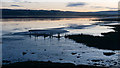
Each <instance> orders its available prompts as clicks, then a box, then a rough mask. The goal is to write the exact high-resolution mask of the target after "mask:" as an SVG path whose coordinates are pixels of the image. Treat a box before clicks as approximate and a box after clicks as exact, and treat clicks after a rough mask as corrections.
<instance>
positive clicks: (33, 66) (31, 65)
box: [2, 61, 108, 68]
mask: <svg viewBox="0 0 120 68" xmlns="http://www.w3.org/2000/svg"><path fill="white" fill-rule="evenodd" d="M2 68H108V67H98V66H88V65H77V66H76V65H74V64H72V63H52V62H39V61H27V62H17V63H13V64H8V65H3V66H2Z"/></svg>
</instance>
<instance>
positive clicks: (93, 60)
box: [91, 59, 101, 62]
mask: <svg viewBox="0 0 120 68" xmlns="http://www.w3.org/2000/svg"><path fill="white" fill-rule="evenodd" d="M91 61H93V62H100V61H101V60H99V59H98V60H91Z"/></svg>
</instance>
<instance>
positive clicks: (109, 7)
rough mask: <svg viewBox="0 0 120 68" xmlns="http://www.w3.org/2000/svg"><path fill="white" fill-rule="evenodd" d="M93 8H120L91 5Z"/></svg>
mask: <svg viewBox="0 0 120 68" xmlns="http://www.w3.org/2000/svg"><path fill="white" fill-rule="evenodd" d="M91 7H92V8H105V9H118V8H111V7H102V6H91Z"/></svg>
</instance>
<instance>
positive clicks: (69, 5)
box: [67, 2, 86, 7]
mask: <svg viewBox="0 0 120 68" xmlns="http://www.w3.org/2000/svg"><path fill="white" fill-rule="evenodd" d="M84 5H86V3H84V2H78V3H69V4H68V5H67V7H78V6H84Z"/></svg>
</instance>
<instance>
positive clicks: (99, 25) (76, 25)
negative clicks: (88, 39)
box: [2, 18, 118, 66]
mask: <svg viewBox="0 0 120 68" xmlns="http://www.w3.org/2000/svg"><path fill="white" fill-rule="evenodd" d="M92 19H95V18H67V19H66V18H64V19H54V18H53V19H29V18H28V19H3V34H2V35H3V60H4V61H9V62H8V63H13V62H22V61H52V62H61V63H66V62H70V63H74V64H85V65H94V64H95V63H97V64H98V65H99V66H102V65H105V66H110V65H114V62H118V61H117V60H118V53H117V51H112V50H103V49H97V48H94V47H88V46H86V45H85V44H82V43H76V42H75V41H73V40H70V39H65V38H64V37H62V38H60V39H57V38H49V37H47V38H44V37H42V36H41V37H34V36H31V37H30V36H28V35H19V34H18V35H14V33H19V32H27V31H28V30H31V29H50V28H63V29H64V30H67V31H69V32H68V33H66V34H81V33H83V34H91V35H99V36H102V35H101V33H105V32H110V31H114V30H112V29H110V28H112V27H108V26H103V25H104V24H117V22H99V21H91V20H92ZM61 35H64V34H61ZM103 52H115V53H116V54H115V55H112V56H105V55H103ZM72 53H76V54H75V55H73V54H72ZM78 57H79V58H78ZM92 60H102V61H101V62H92ZM107 61H109V62H107ZM3 63H4V64H5V63H6V62H3Z"/></svg>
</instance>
